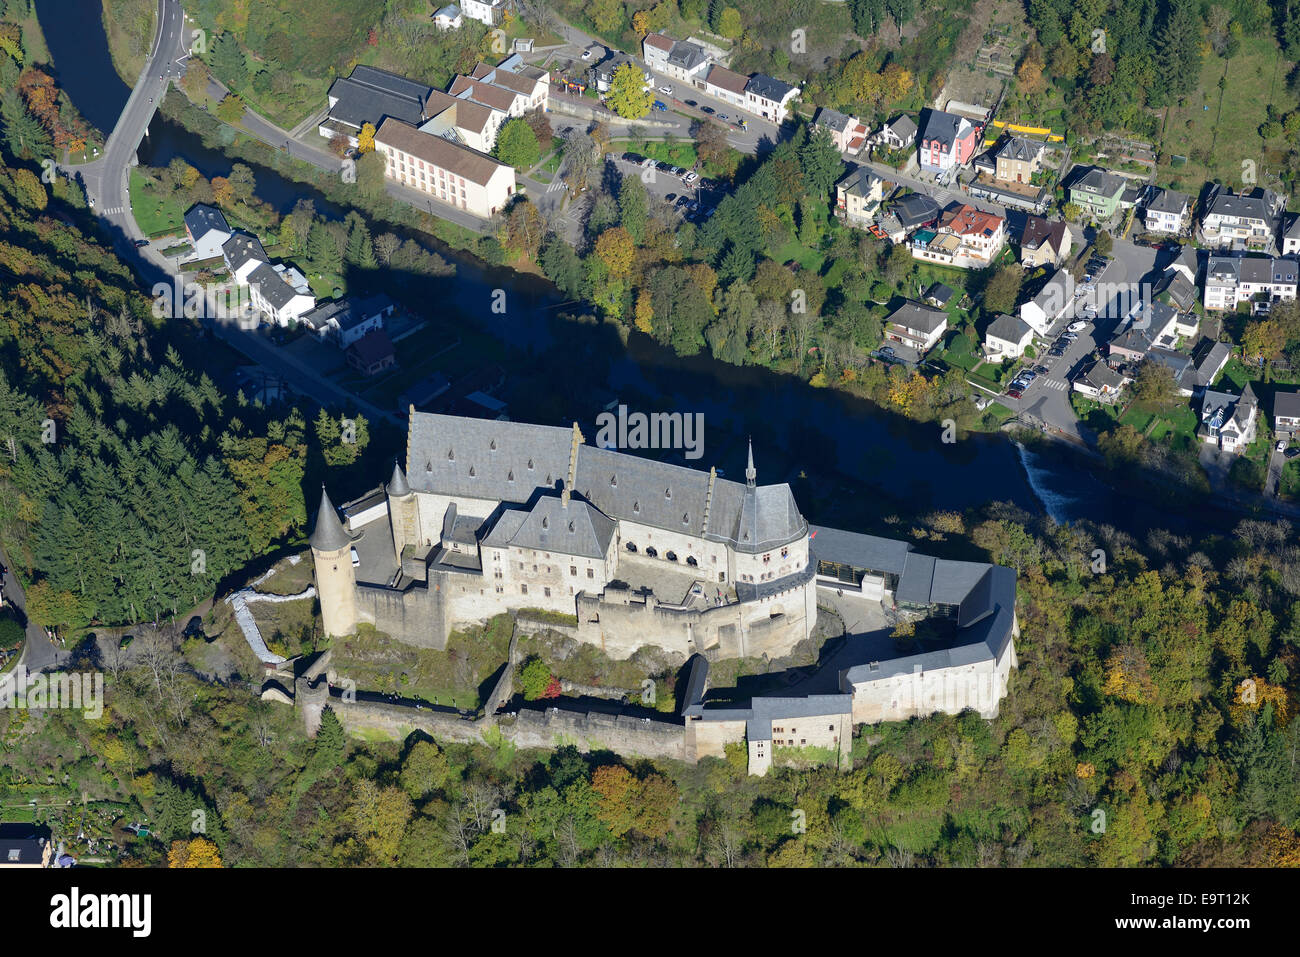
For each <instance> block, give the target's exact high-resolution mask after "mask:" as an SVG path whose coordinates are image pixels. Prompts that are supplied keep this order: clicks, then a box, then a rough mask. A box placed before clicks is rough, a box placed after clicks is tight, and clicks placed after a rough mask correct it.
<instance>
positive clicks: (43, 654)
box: [0, 552, 72, 673]
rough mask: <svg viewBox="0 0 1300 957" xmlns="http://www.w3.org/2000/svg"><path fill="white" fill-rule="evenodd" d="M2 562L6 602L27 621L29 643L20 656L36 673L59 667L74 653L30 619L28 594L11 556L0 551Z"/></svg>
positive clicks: (21, 618)
mask: <svg viewBox="0 0 1300 957" xmlns="http://www.w3.org/2000/svg"><path fill="white" fill-rule="evenodd" d="M0 562H3V564H4V566H5V568H6V569H8V570H7V571H6V572H5V576H4V598H5V603H6V604H8V605H12V606H13V607H14V608H15V609H16V610H17V611H18V618H19V620H20V621H25V622H26V623H27V643H26V645H25V647H24V648H23V651H22V652H21V654H20V656H19V657H20V659H21V660H22V662H23V664H24V665H26V666H27V670H28V671H31V672H33V673H35V672H38V671H44V670H45V669H47V668H57V667H58V666H59V665H62V664H64V663H66V662H67V660H68V658H69V657H71V654H72V653H71V652H69V651H65V650H63V649H62V648H60V647H58V645H56V644H55V643H54V642H52V641H50V639H49V638H47V637H45V629H44V628H42V627H41V626H40V625H38V624H36V623H35V622H33V621H29V620H28V618H27V596H26V595H25V594H24V593H23V589H22V586H21V585H19V584H18V578H17V576H16V575H14V573H13V571H12V569H13V566H12V565H11V564H10V562H9V557H8V556H7V555H5V554H4V553H3V552H0Z"/></svg>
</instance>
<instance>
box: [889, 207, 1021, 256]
mask: <svg viewBox="0 0 1300 957" xmlns="http://www.w3.org/2000/svg"><path fill="white" fill-rule="evenodd" d="M1006 241H1007V223H1006V220H1005V219H1003V218H1002V217H1001V216H997V215H995V214H993V213H986V212H984V211H983V210H981V209H976V208H975V207H974V206H970V205H965V204H963V205H961V206H956V205H954V206H950V207H949V208H948V209H946V210H945V211H944V213H943V215H942V216H941V217H940V218H939V226H938V228H937V229H936V230H933V231H932V230H927V229H921V230H917V232H916V233H915V234H914V235H913V237H912V242H911V244H910V245H911V247H912V256H913V257H915V258H916V259H923V260H925V261H927V262H936V263H940V264H941V265H944V266H956V267H958V268H960V269H983V268H984V267H985V266H988V265H991V264H992V262H993V260H994V259H996V258H997V255H998V253H1000V252H1001V251H1002V247H1003V246H1005V245H1006Z"/></svg>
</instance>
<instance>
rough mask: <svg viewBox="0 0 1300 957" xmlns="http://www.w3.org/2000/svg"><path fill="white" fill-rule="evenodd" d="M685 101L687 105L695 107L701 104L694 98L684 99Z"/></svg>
mask: <svg viewBox="0 0 1300 957" xmlns="http://www.w3.org/2000/svg"><path fill="white" fill-rule="evenodd" d="M683 102H684V103H685V104H686V105H687V106H692V107H693V106H699V105H700V104H698V103H696V102H695V101H694V100H684V101H683Z"/></svg>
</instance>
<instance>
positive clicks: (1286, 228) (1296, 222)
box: [1282, 213, 1300, 256]
mask: <svg viewBox="0 0 1300 957" xmlns="http://www.w3.org/2000/svg"><path fill="white" fill-rule="evenodd" d="M1296 253H1300V213H1287V214H1286V216H1285V218H1284V220H1283V223H1282V255H1283V256H1294V255H1295V254H1296Z"/></svg>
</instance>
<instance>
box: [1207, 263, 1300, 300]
mask: <svg viewBox="0 0 1300 957" xmlns="http://www.w3.org/2000/svg"><path fill="white" fill-rule="evenodd" d="M1298 284H1300V264H1297V262H1296V260H1294V259H1268V258H1257V257H1237V256H1211V257H1210V261H1209V263H1208V264H1207V265H1206V267H1205V300H1204V302H1205V308H1206V309H1217V310H1232V309H1236V308H1237V304H1238V303H1242V302H1250V301H1252V300H1255V301H1261V302H1274V301H1276V300H1281V299H1294V298H1295V297H1296V287H1297V285H1298Z"/></svg>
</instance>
